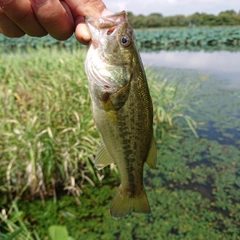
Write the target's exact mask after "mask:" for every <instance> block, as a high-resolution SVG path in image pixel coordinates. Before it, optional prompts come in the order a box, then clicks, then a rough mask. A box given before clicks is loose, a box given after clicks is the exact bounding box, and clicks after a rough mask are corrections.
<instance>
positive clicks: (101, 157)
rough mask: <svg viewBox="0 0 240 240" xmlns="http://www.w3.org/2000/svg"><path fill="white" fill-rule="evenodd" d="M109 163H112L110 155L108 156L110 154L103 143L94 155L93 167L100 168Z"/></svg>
mask: <svg viewBox="0 0 240 240" xmlns="http://www.w3.org/2000/svg"><path fill="white" fill-rule="evenodd" d="M111 163H114V161H113V159H112V157H111V156H110V154H109V153H108V151H107V149H106V147H105V145H104V144H103V145H102V146H101V147H100V148H99V150H98V152H97V155H96V158H95V167H96V168H97V169H98V170H100V169H102V168H104V167H106V166H108V165H110V164H111Z"/></svg>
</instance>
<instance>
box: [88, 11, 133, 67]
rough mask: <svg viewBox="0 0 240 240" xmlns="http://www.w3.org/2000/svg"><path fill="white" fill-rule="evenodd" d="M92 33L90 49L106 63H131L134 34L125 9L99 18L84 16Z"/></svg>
mask: <svg viewBox="0 0 240 240" xmlns="http://www.w3.org/2000/svg"><path fill="white" fill-rule="evenodd" d="M86 23H87V25H88V27H89V30H90V32H91V34H92V41H91V46H90V48H92V49H90V51H96V52H97V53H96V54H98V56H99V58H100V59H101V60H102V61H104V62H105V63H106V64H112V65H117V64H121V65H126V64H130V63H131V59H132V58H131V56H132V50H133V49H132V47H133V45H134V44H132V43H133V42H134V41H135V36H134V32H133V29H132V27H131V26H130V24H129V23H128V20H127V14H126V12H125V11H123V12H121V13H118V14H113V15H110V16H106V17H101V18H91V17H89V18H88V17H87V18H86Z"/></svg>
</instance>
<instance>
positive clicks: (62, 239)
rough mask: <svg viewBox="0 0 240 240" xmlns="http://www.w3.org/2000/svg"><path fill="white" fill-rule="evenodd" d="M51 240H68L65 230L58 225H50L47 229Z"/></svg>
mask: <svg viewBox="0 0 240 240" xmlns="http://www.w3.org/2000/svg"><path fill="white" fill-rule="evenodd" d="M48 233H49V236H50V238H51V240H69V239H70V237H69V235H68V231H67V228H66V227H65V226H60V225H52V226H50V227H49V228H48Z"/></svg>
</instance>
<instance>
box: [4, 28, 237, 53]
mask: <svg viewBox="0 0 240 240" xmlns="http://www.w3.org/2000/svg"><path fill="white" fill-rule="evenodd" d="M135 34H136V38H137V44H138V47H139V48H140V49H143V50H148V51H153V50H159V49H180V50H181V49H190V50H193V51H200V50H201V49H205V50H207V51H213V50H214V49H219V48H220V49H223V50H224V49H228V50H230V51H231V50H233V51H236V50H237V51H239V47H240V29H239V27H194V28H157V29H144V30H136V31H135ZM52 46H58V47H60V48H66V49H72V47H75V48H84V47H83V46H81V45H80V44H79V43H78V42H77V41H76V39H75V37H74V36H72V37H71V38H69V39H68V40H67V41H57V40H55V39H53V38H51V37H50V36H45V37H43V38H35V37H28V36H24V37H22V38H17V39H13V38H7V37H4V36H3V35H0V49H1V50H2V51H5V52H7V51H12V50H14V49H16V48H26V47H33V48H37V47H52Z"/></svg>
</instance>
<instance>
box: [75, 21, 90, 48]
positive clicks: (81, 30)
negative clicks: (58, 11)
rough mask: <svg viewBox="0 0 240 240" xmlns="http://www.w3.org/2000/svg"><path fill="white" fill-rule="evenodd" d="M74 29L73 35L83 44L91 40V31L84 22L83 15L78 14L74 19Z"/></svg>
mask: <svg viewBox="0 0 240 240" xmlns="http://www.w3.org/2000/svg"><path fill="white" fill-rule="evenodd" d="M75 23H76V29H75V37H76V39H77V40H78V41H79V42H80V43H82V44H84V45H88V43H89V41H90V40H91V33H90V31H89V29H88V27H87V25H86V23H85V20H84V17H82V16H79V17H78V18H76V20H75Z"/></svg>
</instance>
